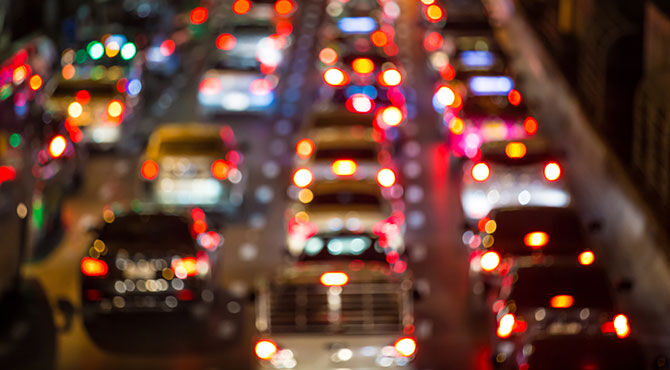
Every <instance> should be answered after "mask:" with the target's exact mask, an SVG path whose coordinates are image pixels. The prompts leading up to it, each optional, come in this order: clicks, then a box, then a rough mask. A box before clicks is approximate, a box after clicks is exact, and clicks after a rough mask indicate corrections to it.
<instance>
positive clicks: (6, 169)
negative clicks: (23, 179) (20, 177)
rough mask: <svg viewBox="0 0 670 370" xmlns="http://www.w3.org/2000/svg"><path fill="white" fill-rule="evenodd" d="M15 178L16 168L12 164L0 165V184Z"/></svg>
mask: <svg viewBox="0 0 670 370" xmlns="http://www.w3.org/2000/svg"><path fill="white" fill-rule="evenodd" d="M13 180H16V169H14V167H12V166H0V184H2V183H3V182H5V181H13Z"/></svg>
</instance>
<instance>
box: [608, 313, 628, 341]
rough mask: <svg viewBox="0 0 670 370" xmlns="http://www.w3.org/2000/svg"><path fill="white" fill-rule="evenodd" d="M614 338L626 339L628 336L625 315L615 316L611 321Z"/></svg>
mask: <svg viewBox="0 0 670 370" xmlns="http://www.w3.org/2000/svg"><path fill="white" fill-rule="evenodd" d="M612 324H614V330H615V331H616V336H617V337H619V338H626V337H627V336H628V335H629V334H630V326H629V325H628V318H627V317H626V316H625V315H621V314H619V315H616V316H615V317H614V320H613V321H612Z"/></svg>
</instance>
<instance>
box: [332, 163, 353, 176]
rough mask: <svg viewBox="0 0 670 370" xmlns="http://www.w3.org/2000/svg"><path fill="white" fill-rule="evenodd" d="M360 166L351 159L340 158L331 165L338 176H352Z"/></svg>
mask: <svg viewBox="0 0 670 370" xmlns="http://www.w3.org/2000/svg"><path fill="white" fill-rule="evenodd" d="M357 168H358V166H357V165H356V162H354V161H352V160H351V159H338V160H336V161H334V162H333V164H332V165H331V166H330V169H331V171H333V173H334V174H335V175H337V176H351V175H353V174H354V173H356V169H357Z"/></svg>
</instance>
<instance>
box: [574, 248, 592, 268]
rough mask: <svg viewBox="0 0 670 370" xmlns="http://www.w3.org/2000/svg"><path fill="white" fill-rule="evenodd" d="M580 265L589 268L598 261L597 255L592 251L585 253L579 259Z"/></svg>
mask: <svg viewBox="0 0 670 370" xmlns="http://www.w3.org/2000/svg"><path fill="white" fill-rule="evenodd" d="M577 259H578V260H579V264H580V265H584V266H588V265H591V264H593V262H594V261H595V260H596V255H595V254H594V253H593V252H591V251H584V252H582V253H580V254H579V256H578V257H577Z"/></svg>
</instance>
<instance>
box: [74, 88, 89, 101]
mask: <svg viewBox="0 0 670 370" xmlns="http://www.w3.org/2000/svg"><path fill="white" fill-rule="evenodd" d="M74 100H76V101H77V102H78V103H79V104H88V102H89V101H90V100H91V93H89V92H88V90H79V91H77V93H76V94H75V95H74Z"/></svg>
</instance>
